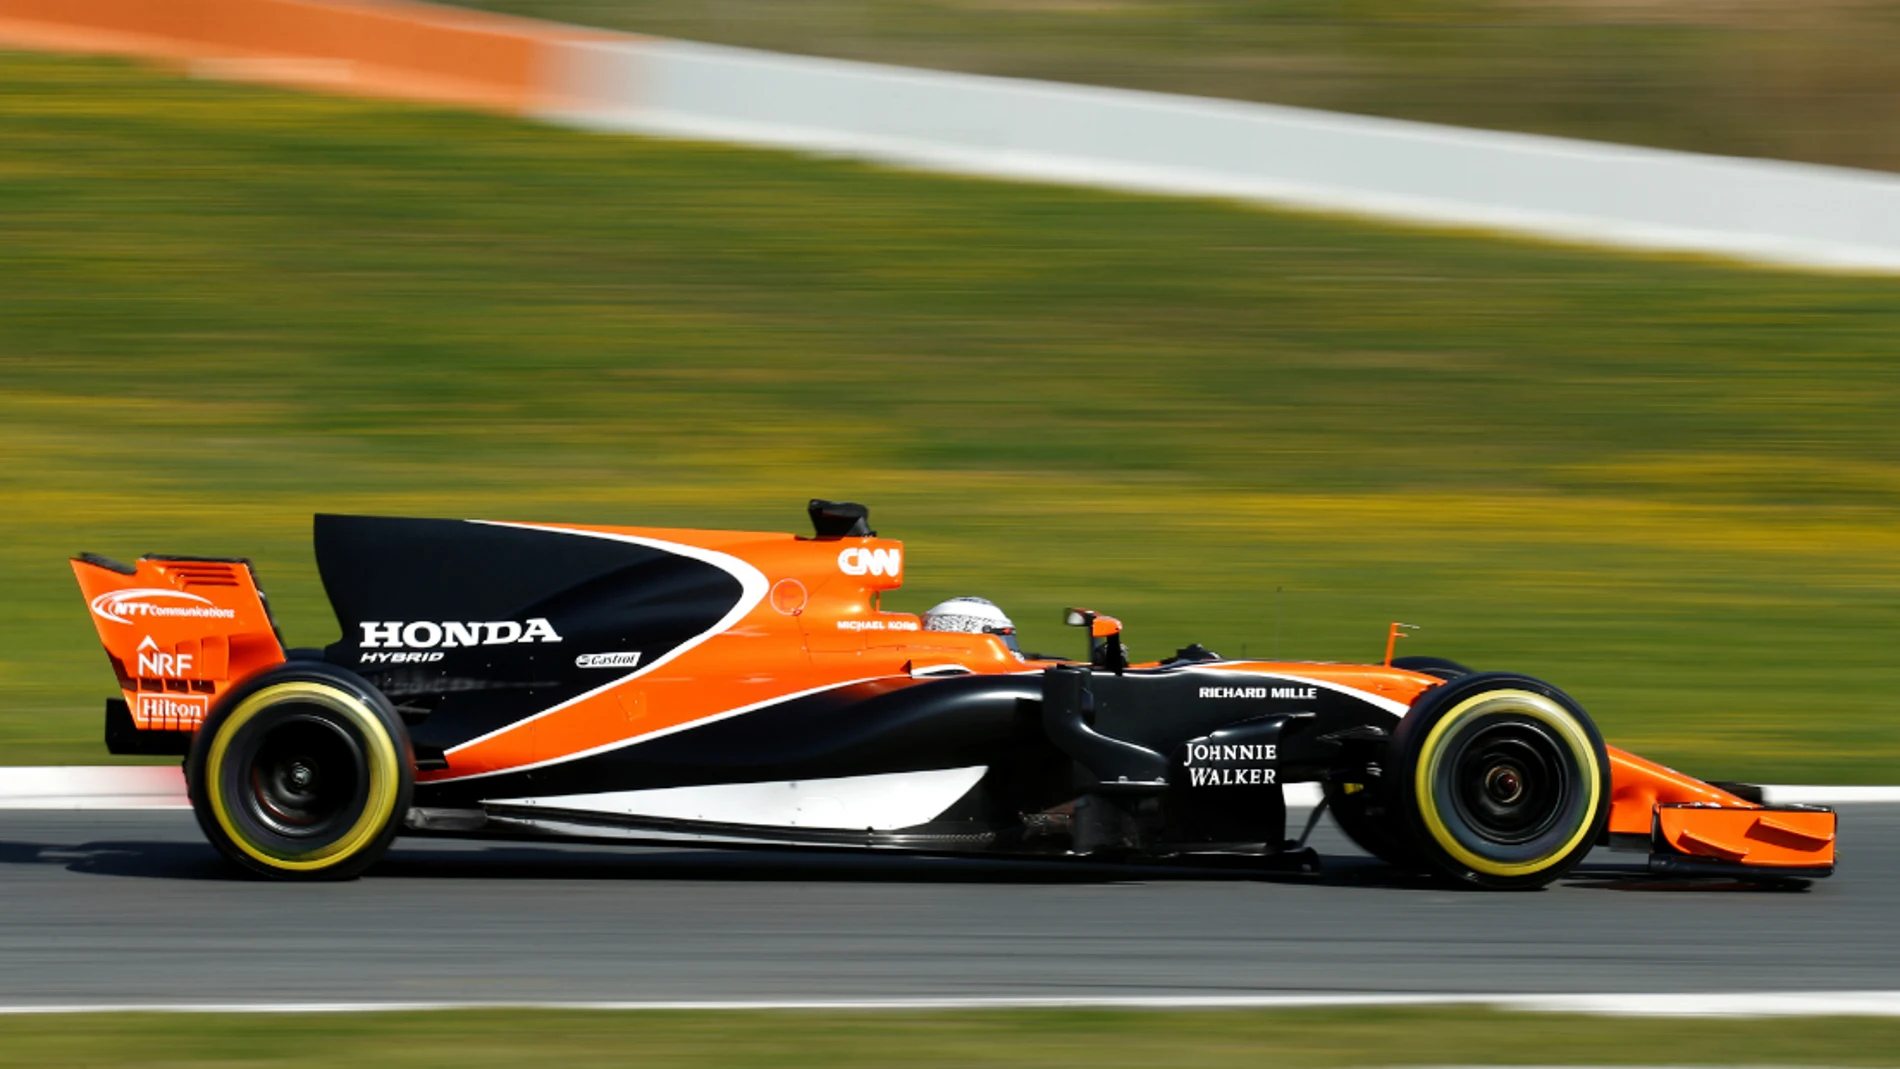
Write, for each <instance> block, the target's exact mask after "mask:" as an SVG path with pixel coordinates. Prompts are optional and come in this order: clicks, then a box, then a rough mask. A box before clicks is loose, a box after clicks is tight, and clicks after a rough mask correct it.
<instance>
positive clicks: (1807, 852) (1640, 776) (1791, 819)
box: [1609, 746, 1835, 879]
mask: <svg viewBox="0 0 1900 1069" xmlns="http://www.w3.org/2000/svg"><path fill="white" fill-rule="evenodd" d="M1609 752H1610V778H1611V794H1610V825H1609V833H1610V836H1611V844H1612V845H1618V844H1619V843H1621V844H1632V845H1633V844H1634V843H1635V842H1636V841H1638V840H1641V841H1646V842H1647V843H1648V849H1649V852H1650V868H1651V869H1652V870H1654V871H1657V872H1664V873H1679V874H1682V875H1721V874H1725V873H1726V874H1733V875H1736V876H1743V877H1757V878H1758V877H1761V876H1786V877H1789V878H1797V879H1798V878H1807V877H1813V876H1825V875H1827V874H1829V873H1831V872H1833V871H1834V824H1835V814H1834V812H1833V810H1830V809H1822V808H1818V807H1813V806H1771V805H1766V804H1763V803H1762V802H1759V801H1751V800H1750V799H1748V798H1744V797H1742V796H1741V795H1740V794H1737V793H1733V792H1731V791H1728V790H1724V789H1722V788H1721V787H1717V786H1713V785H1711V784H1708V783H1704V782H1702V781H1701V780H1698V779H1695V778H1693V777H1690V776H1685V775H1683V774H1682V773H1680V772H1677V771H1676V770H1674V769H1671V768H1665V767H1664V766H1662V765H1659V764H1656V763H1655V762H1654V761H1645V760H1643V759H1642V758H1640V757H1637V756H1636V755H1635V754H1631V753H1627V752H1625V751H1623V750H1619V749H1617V748H1616V747H1614V746H1612V747H1610V748H1609ZM1735 786H1736V789H1737V790H1741V789H1742V788H1741V787H1740V786H1739V785H1735Z"/></svg>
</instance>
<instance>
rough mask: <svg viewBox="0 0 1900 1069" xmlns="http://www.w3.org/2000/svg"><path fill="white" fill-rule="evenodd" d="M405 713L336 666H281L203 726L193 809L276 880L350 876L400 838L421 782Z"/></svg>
mask: <svg viewBox="0 0 1900 1069" xmlns="http://www.w3.org/2000/svg"><path fill="white" fill-rule="evenodd" d="M413 769H414V761H413V760H412V758H411V755H410V749H409V739H408V735H407V732H406V731H405V730H404V728H403V724H402V720H401V719H400V718H399V717H398V716H397V714H396V712H395V710H394V709H392V708H391V707H390V705H389V702H388V700H387V699H386V698H384V697H383V696H382V694H381V693H380V692H378V691H377V690H376V688H375V687H373V686H371V685H370V684H369V683H368V682H367V681H365V680H363V679H362V678H361V677H360V676H357V675H356V674H355V673H353V672H348V671H345V670H343V669H340V668H335V667H332V666H330V665H325V664H318V663H310V662H293V663H289V664H284V665H280V666H278V667H277V668H273V669H271V670H269V671H267V672H264V673H262V674H261V675H259V676H258V677H257V678H255V679H253V680H250V681H248V682H246V683H244V684H243V685H241V686H239V687H238V688H237V689H236V690H234V691H232V692H231V693H230V694H229V695H227V696H226V697H225V698H224V699H223V700H221V701H220V702H219V703H218V707H217V708H216V709H214V710H212V712H211V715H210V716H209V717H207V718H206V720H205V723H204V725H203V726H202V727H200V728H199V729H198V733H197V737H196V739H195V740H194V741H193V745H192V753H191V757H190V759H189V761H188V763H187V766H186V771H187V779H188V782H189V785H190V791H191V805H192V810H193V811H194V812H195V813H196V814H197V817H198V824H199V826H200V827H201V828H203V829H204V832H205V835H206V837H207V838H209V839H210V840H211V842H212V844H213V845H214V846H216V847H217V848H218V850H219V851H220V852H221V853H223V854H224V855H225V856H226V857H228V858H230V859H231V860H232V861H234V862H236V863H237V864H238V865H240V866H242V867H243V868H245V869H247V870H249V871H251V872H254V873H257V874H259V875H265V876H271V877H275V878H278V879H306V880H308V879H332V880H334V879H348V878H350V877H353V876H355V875H357V874H358V873H360V872H362V871H363V870H364V869H365V868H368V867H369V866H370V865H371V864H372V863H374V862H375V861H376V859H377V858H379V857H381V856H382V854H383V852H384V851H385V850H387V849H388V848H389V843H390V841H391V840H393V839H394V838H395V836H396V832H397V830H398V825H399V822H400V818H401V816H402V815H403V814H404V813H406V812H408V809H409V800H410V796H411V794H412V792H413V790H414V772H413Z"/></svg>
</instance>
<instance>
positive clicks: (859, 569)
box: [838, 546, 904, 576]
mask: <svg viewBox="0 0 1900 1069" xmlns="http://www.w3.org/2000/svg"><path fill="white" fill-rule="evenodd" d="M903 553H904V551H903V550H901V549H859V548H857V547H855V546H854V547H852V548H851V549H847V550H844V551H842V552H840V553H839V554H838V570H839V571H841V572H843V573H844V574H846V575H864V574H866V573H869V574H871V575H891V576H894V575H896V574H897V573H898V572H899V571H901V570H902V569H903V567H904V557H903Z"/></svg>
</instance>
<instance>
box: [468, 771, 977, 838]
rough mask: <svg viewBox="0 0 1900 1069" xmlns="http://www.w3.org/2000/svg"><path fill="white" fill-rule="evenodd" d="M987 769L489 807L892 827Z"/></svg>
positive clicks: (922, 814) (925, 813) (926, 815)
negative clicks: (525, 807)
mask: <svg viewBox="0 0 1900 1069" xmlns="http://www.w3.org/2000/svg"><path fill="white" fill-rule="evenodd" d="M987 771H989V769H988V768H986V767H985V766H982V765H976V766H973V767H970V768H939V769H931V770H929V771H924V772H889V773H881V774H878V775H872V776H844V777H839V778H836V779H812V780H790V781H784V782H768V783H718V784H710V785H706V786H696V787H662V788H658V789H655V790H644V791H603V792H599V793H592V794H560V795H551V796H547V797H537V798H496V799H492V800H491V802H490V804H495V805H518V806H530V807H536V808H550V809H568V810H576V811H580V812H587V813H607V814H612V815H615V816H624V817H653V818H658V819H662V820H698V821H709V822H712V823H717V824H752V825H759V826H765V827H783V828H827V829H835V830H852V831H856V830H861V829H866V828H868V829H871V830H874V831H892V830H895V829H898V828H909V827H914V826H916V825H918V824H924V823H927V822H928V821H930V820H931V818H933V817H936V816H937V815H938V814H940V813H942V812H943V811H944V810H946V809H949V808H950V807H951V806H953V805H955V804H956V802H957V799H959V798H962V797H963V796H964V795H966V794H968V793H969V792H970V788H972V787H975V786H976V785H977V782H978V781H979V780H981V779H982V778H983V774H984V773H985V772H987Z"/></svg>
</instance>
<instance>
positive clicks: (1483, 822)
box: [1452, 718, 1573, 846]
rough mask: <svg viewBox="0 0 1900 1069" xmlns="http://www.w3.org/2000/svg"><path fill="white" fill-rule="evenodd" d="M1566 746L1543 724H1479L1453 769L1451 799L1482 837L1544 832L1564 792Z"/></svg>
mask: <svg viewBox="0 0 1900 1069" xmlns="http://www.w3.org/2000/svg"><path fill="white" fill-rule="evenodd" d="M1567 753H1568V751H1567V750H1566V749H1565V748H1564V746H1563V744H1562V743H1560V742H1558V741H1557V740H1556V739H1555V738H1553V737H1552V736H1551V734H1550V732H1549V731H1548V730H1546V729H1545V728H1544V726H1543V725H1542V724H1538V723H1534V722H1531V721H1525V720H1519V719H1516V718H1511V719H1505V720H1499V721H1495V722H1492V723H1486V724H1483V725H1480V726H1479V728H1478V729H1477V730H1476V731H1473V732H1472V733H1471V735H1470V738H1469V739H1468V740H1467V741H1466V742H1465V744H1464V745H1463V746H1462V747H1461V748H1460V750H1459V752H1458V754H1457V755H1456V758H1455V765H1454V768H1453V770H1452V782H1453V794H1452V804H1453V806H1454V808H1455V809H1456V810H1457V812H1458V816H1459V818H1460V819H1461V820H1462V821H1463V822H1464V823H1465V824H1466V825H1467V826H1468V827H1470V828H1471V830H1472V831H1475V832H1477V833H1478V834H1479V835H1480V836H1482V837H1483V838H1484V839H1485V840H1486V841H1487V842H1492V843H1497V844H1499V845H1501V846H1518V845H1521V844H1524V843H1528V842H1532V841H1534V840H1536V839H1537V838H1538V837H1539V836H1541V835H1543V834H1544V833H1545V832H1548V831H1549V830H1550V829H1551V828H1552V827H1553V826H1554V825H1555V824H1556V823H1557V822H1558V821H1559V820H1560V819H1561V818H1562V817H1563V811H1564V806H1563V802H1564V798H1565V797H1566V796H1567V795H1568V794H1569V790H1570V782H1571V780H1572V778H1573V777H1572V776H1571V774H1570V769H1569V764H1568V761H1567V760H1566V755H1567Z"/></svg>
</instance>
